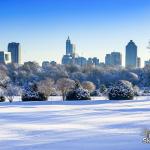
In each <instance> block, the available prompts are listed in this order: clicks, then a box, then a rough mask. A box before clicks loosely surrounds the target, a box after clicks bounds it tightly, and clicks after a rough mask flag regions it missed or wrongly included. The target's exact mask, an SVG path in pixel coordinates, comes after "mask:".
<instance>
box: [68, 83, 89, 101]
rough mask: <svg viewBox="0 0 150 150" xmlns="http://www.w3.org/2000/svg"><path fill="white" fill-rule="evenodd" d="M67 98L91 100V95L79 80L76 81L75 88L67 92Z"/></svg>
mask: <svg viewBox="0 0 150 150" xmlns="http://www.w3.org/2000/svg"><path fill="white" fill-rule="evenodd" d="M66 100H91V97H90V93H89V91H88V90H85V89H83V88H82V87H81V86H80V85H79V82H76V83H75V88H74V89H72V90H70V91H69V92H68V93H67V95H66Z"/></svg>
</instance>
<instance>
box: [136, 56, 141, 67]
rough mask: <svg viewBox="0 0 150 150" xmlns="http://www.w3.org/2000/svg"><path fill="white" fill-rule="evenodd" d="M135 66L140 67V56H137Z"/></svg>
mask: <svg viewBox="0 0 150 150" xmlns="http://www.w3.org/2000/svg"><path fill="white" fill-rule="evenodd" d="M137 68H141V58H140V57H138V58H137Z"/></svg>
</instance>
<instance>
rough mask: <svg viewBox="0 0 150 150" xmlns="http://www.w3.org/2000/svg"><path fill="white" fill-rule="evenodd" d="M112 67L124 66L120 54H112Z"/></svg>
mask: <svg viewBox="0 0 150 150" xmlns="http://www.w3.org/2000/svg"><path fill="white" fill-rule="evenodd" d="M111 65H113V66H122V55H121V53H119V52H112V53H111Z"/></svg>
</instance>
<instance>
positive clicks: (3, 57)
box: [0, 51, 11, 64]
mask: <svg viewBox="0 0 150 150" xmlns="http://www.w3.org/2000/svg"><path fill="white" fill-rule="evenodd" d="M0 63H3V64H9V63H11V53H10V52H4V51H0Z"/></svg>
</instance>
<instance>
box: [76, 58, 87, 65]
mask: <svg viewBox="0 0 150 150" xmlns="http://www.w3.org/2000/svg"><path fill="white" fill-rule="evenodd" d="M75 64H76V65H79V66H86V65H87V59H86V58H85V57H76V58H75Z"/></svg>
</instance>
